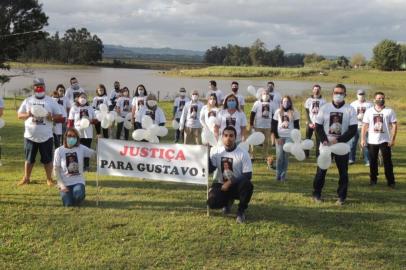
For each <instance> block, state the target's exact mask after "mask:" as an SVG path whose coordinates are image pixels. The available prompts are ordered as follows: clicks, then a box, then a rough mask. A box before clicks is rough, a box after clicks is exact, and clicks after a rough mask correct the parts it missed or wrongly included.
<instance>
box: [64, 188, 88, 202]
mask: <svg viewBox="0 0 406 270" xmlns="http://www.w3.org/2000/svg"><path fill="white" fill-rule="evenodd" d="M67 188H68V189H69V191H68V192H63V191H61V192H60V195H61V199H62V203H63V206H78V205H79V204H80V203H81V202H82V201H83V200H84V199H85V197H86V194H85V185H83V184H75V185H71V186H67Z"/></svg>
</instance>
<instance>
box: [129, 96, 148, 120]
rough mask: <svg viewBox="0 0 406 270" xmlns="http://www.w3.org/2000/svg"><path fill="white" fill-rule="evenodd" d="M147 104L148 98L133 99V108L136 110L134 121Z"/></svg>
mask: <svg viewBox="0 0 406 270" xmlns="http://www.w3.org/2000/svg"><path fill="white" fill-rule="evenodd" d="M145 104H147V96H142V97H141V96H138V97H133V99H132V101H131V106H132V108H133V110H134V119H135V118H136V117H137V112H138V111H139V110H140V109H141V108H142V107H144V106H145ZM135 120H137V119H135Z"/></svg>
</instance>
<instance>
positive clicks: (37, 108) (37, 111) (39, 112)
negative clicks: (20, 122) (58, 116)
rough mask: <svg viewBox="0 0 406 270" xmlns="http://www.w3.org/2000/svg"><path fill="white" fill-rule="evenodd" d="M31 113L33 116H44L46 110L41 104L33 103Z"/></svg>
mask: <svg viewBox="0 0 406 270" xmlns="http://www.w3.org/2000/svg"><path fill="white" fill-rule="evenodd" d="M31 113H32V115H34V116H35V117H46V116H47V115H48V111H47V110H45V108H44V107H42V106H41V105H34V106H32V107H31Z"/></svg>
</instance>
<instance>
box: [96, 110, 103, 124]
mask: <svg viewBox="0 0 406 270" xmlns="http://www.w3.org/2000/svg"><path fill="white" fill-rule="evenodd" d="M94 114H95V116H96V119H97V121H99V122H101V121H102V120H103V118H104V117H105V114H103V113H102V112H101V111H96V112H95V113H94Z"/></svg>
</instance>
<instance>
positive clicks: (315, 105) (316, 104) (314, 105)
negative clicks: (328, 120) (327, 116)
mask: <svg viewBox="0 0 406 270" xmlns="http://www.w3.org/2000/svg"><path fill="white" fill-rule="evenodd" d="M319 109H320V101H318V100H315V101H313V102H312V114H318V113H319Z"/></svg>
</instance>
